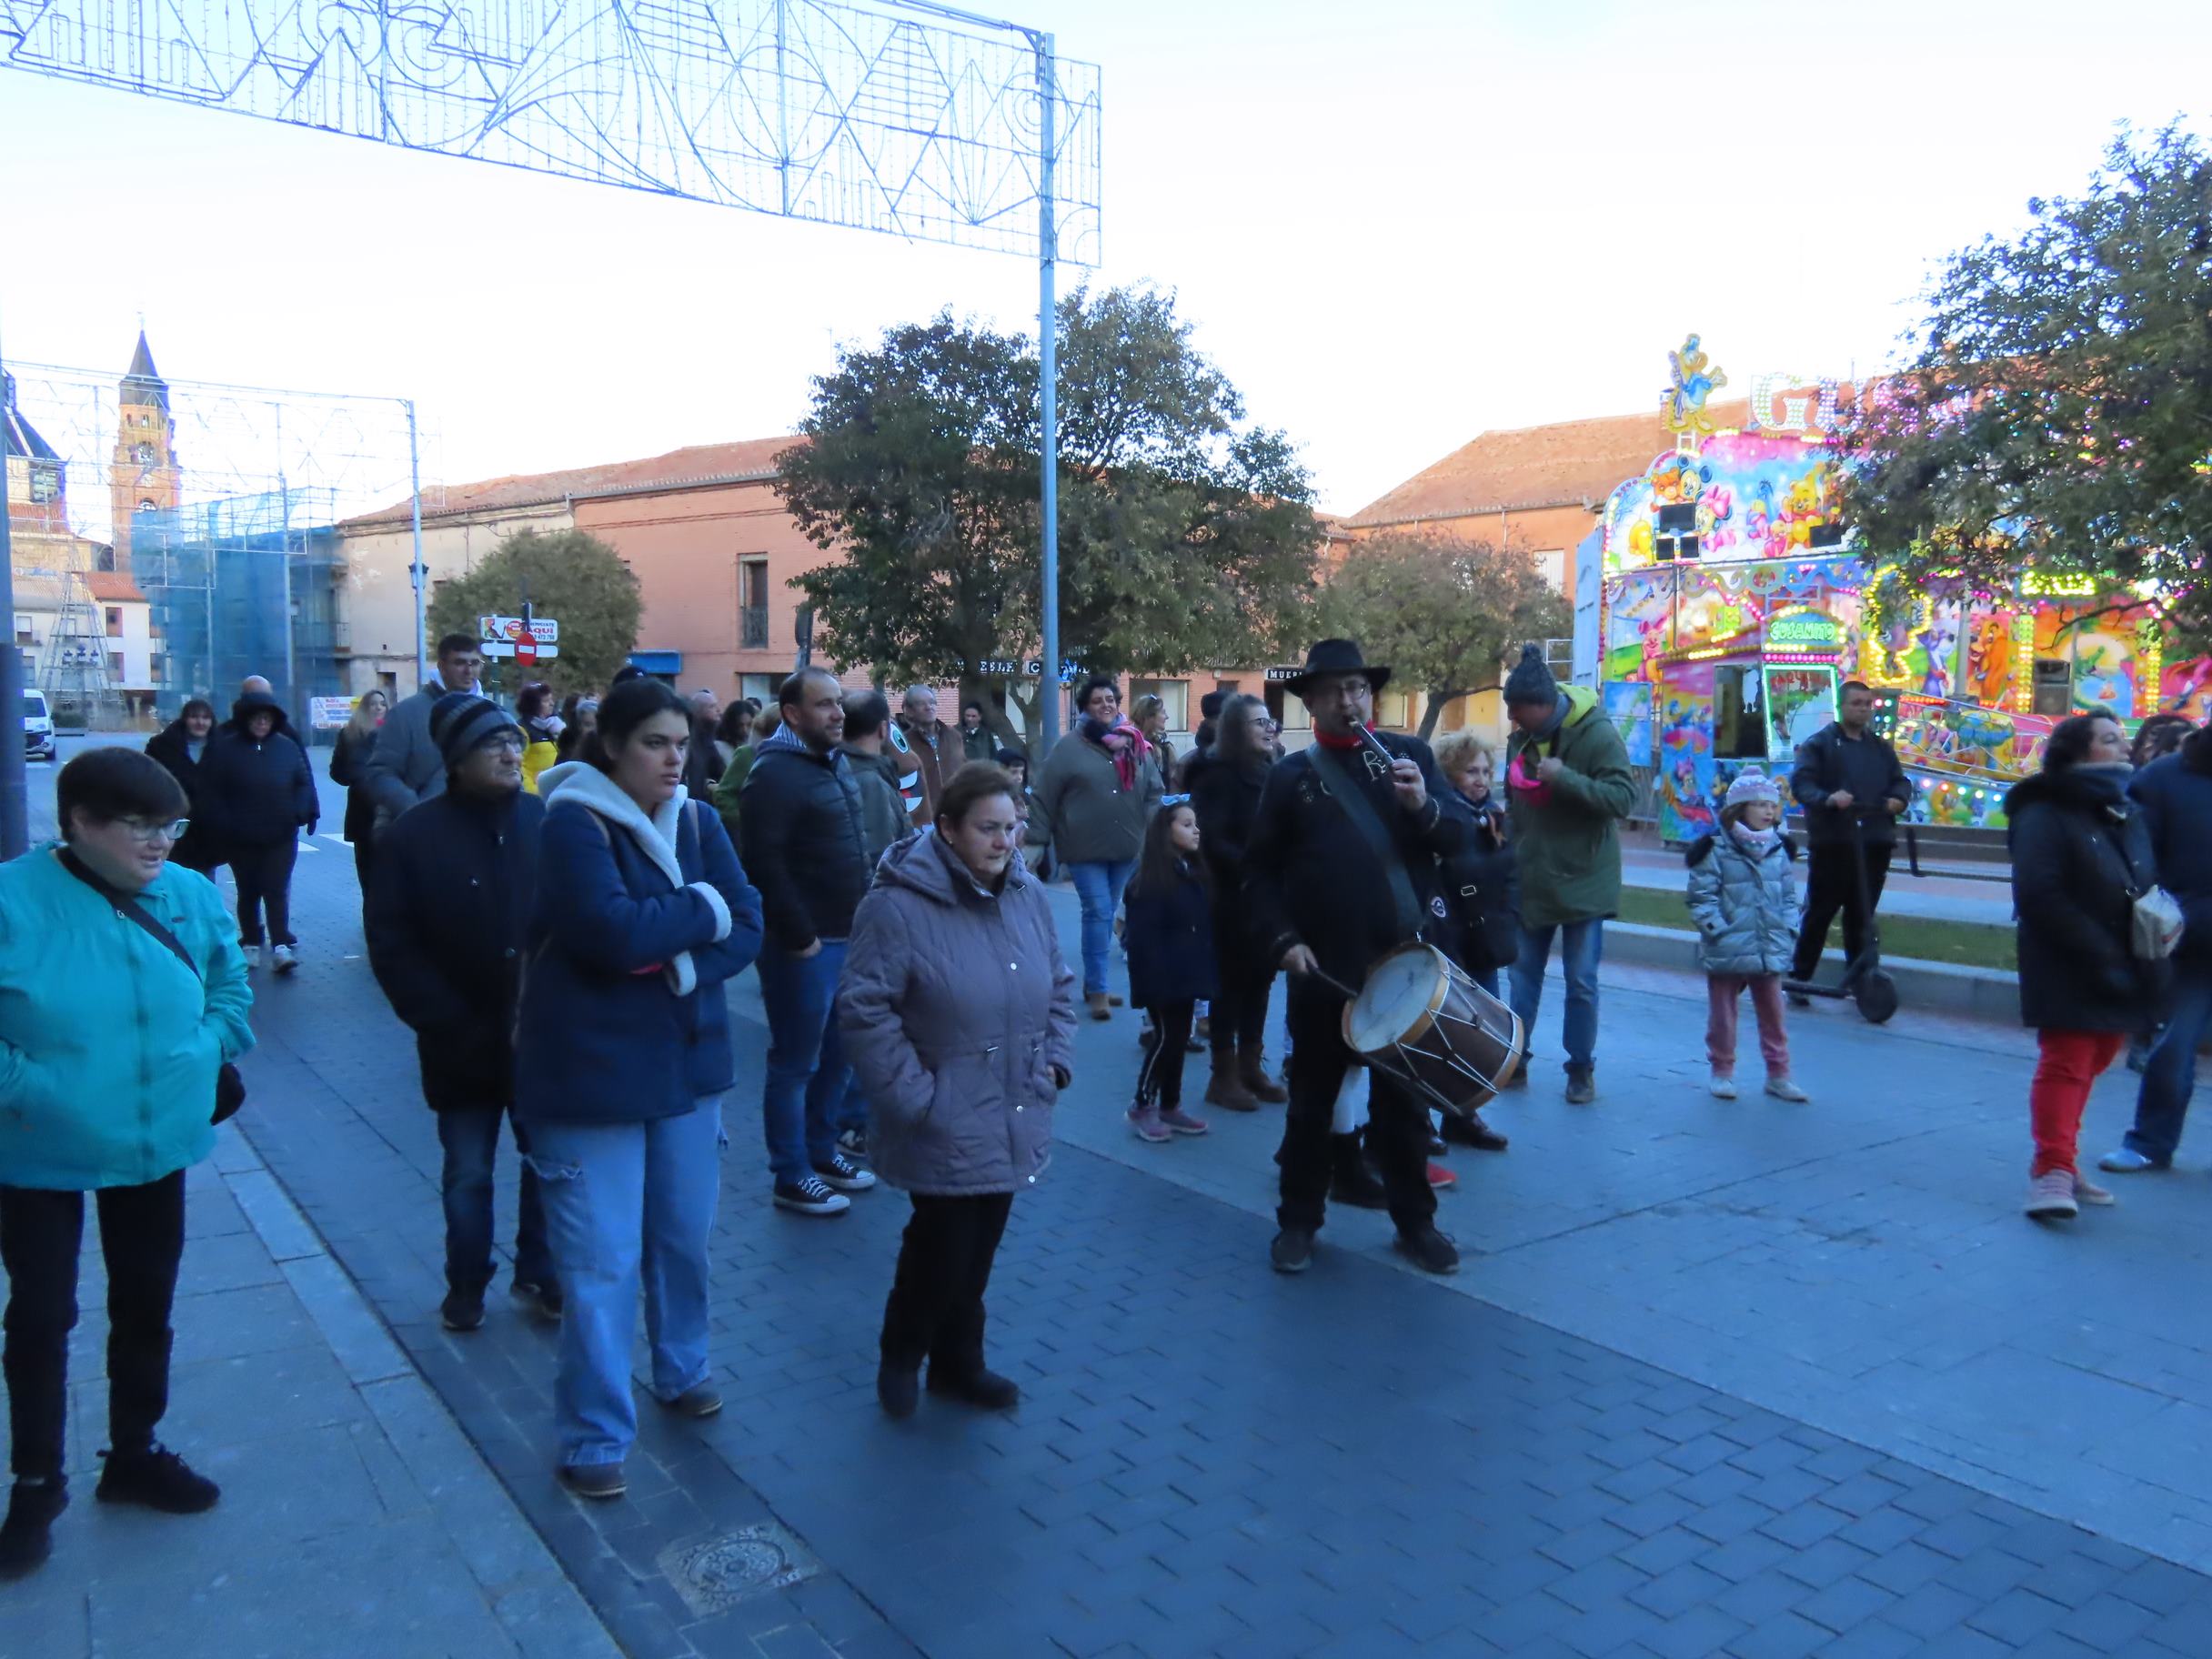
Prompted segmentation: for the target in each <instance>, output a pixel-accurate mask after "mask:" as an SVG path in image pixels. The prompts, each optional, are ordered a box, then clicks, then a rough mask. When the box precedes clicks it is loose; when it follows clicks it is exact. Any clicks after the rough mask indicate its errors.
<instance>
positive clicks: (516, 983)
mask: <svg viewBox="0 0 2212 1659" xmlns="http://www.w3.org/2000/svg"><path fill="white" fill-rule="evenodd" d="M430 733H431V737H432V739H433V740H434V741H435V742H436V743H437V746H438V749H439V750H440V752H441V753H442V754H443V755H444V756H445V759H446V787H445V789H444V790H443V791H442V792H441V793H439V794H437V795H434V796H432V797H431V798H430V799H427V800H426V801H424V802H423V803H422V804H421V805H420V806H418V807H417V808H415V809H413V810H412V811H409V812H407V813H406V814H405V815H404V816H402V817H400V818H397V819H394V820H393V821H392V823H391V825H390V826H389V827H388V828H387V829H386V830H385V832H384V836H383V839H382V840H380V841H379V842H378V843H377V863H376V867H375V870H374V873H373V874H372V875H371V877H370V880H369V892H368V908H367V916H366V921H365V926H366V929H367V935H368V962H369V966H370V967H371V968H372V969H373V970H375V971H376V975H377V983H378V984H379V985H381V986H383V987H384V994H385V995H386V996H387V998H389V999H390V1000H391V1004H392V1011H393V1012H394V1013H396V1014H397V1015H398V1016H399V1017H400V1019H401V1020H403V1021H406V1022H407V1025H408V1026H410V1027H411V1028H413V1030H414V1032H415V1051H416V1055H417V1059H418V1060H419V1061H421V1064H422V1093H423V1099H424V1101H427V1103H428V1105H429V1108H430V1110H431V1111H434V1112H436V1113H437V1139H438V1144H439V1145H440V1146H441V1147H442V1148H443V1149H444V1151H445V1170H444V1176H443V1180H442V1182H441V1185H442V1187H443V1190H444V1192H445V1200H446V1301H445V1305H444V1306H443V1308H441V1309H440V1311H439V1312H440V1316H441V1318H442V1319H443V1320H444V1322H445V1326H446V1329H447V1330H448V1331H474V1330H475V1329H477V1327H478V1326H479V1325H481V1324H482V1323H483V1322H484V1291H485V1287H486V1286H487V1285H488V1284H489V1283H490V1282H491V1279H492V1272H493V1264H492V1255H491V1241H492V1174H493V1168H494V1163H495V1161H496V1159H497V1157H498V1150H499V1124H500V1121H501V1120H502V1119H503V1118H506V1117H508V1115H509V1114H510V1112H511V1111H513V1108H514V1103H515V1042H516V1040H517V1037H516V1031H515V1008H516V1002H517V1000H518V996H519V994H520V990H521V984H522V955H521V953H522V948H523V931H524V929H525V928H526V927H527V926H528V923H529V919H530V910H531V907H532V905H533V904H534V903H535V901H536V898H537V892H538V830H539V829H540V828H541V827H542V826H543V824H544V822H545V816H546V808H545V802H543V801H542V800H540V799H538V797H537V796H535V795H526V794H524V793H523V789H522V744H523V733H522V728H521V727H519V726H518V725H516V724H515V722H514V721H513V720H512V719H510V718H509V717H508V715H507V713H506V712H505V711H504V710H502V709H500V708H499V706H498V704H496V703H493V702H490V701H488V700H487V699H484V698H481V697H478V696H477V695H476V694H475V693H474V692H472V691H450V692H447V694H446V695H445V696H444V697H442V698H440V699H437V703H436V704H435V705H434V706H433V708H432V709H431V711H430ZM521 1041H525V1042H527V1041H530V1037H529V1035H528V1034H527V1033H526V1034H524V1035H523V1036H522V1038H521ZM515 1145H516V1149H517V1150H518V1151H524V1150H527V1149H525V1148H524V1147H523V1141H522V1130H521V1126H520V1125H517V1126H516V1129H515ZM514 1288H515V1294H516V1295H517V1296H518V1297H520V1298H522V1299H523V1301H525V1302H528V1304H530V1306H531V1307H532V1308H533V1309H534V1310H535V1311H536V1312H538V1315H539V1316H540V1317H542V1318H545V1319H558V1318H559V1317H560V1316H561V1292H560V1287H559V1285H558V1282H556V1280H555V1277H554V1272H553V1257H552V1252H550V1251H549V1250H548V1248H547V1245H546V1226H545V1214H544V1212H543V1211H542V1210H541V1209H540V1207H539V1204H538V1177H537V1176H536V1175H535V1174H534V1173H533V1172H532V1171H531V1170H530V1168H529V1166H528V1164H527V1163H526V1164H525V1165H524V1166H523V1170H522V1189H521V1195H520V1202H519V1204H518V1217H517V1220H516V1224H515V1287H514Z"/></svg>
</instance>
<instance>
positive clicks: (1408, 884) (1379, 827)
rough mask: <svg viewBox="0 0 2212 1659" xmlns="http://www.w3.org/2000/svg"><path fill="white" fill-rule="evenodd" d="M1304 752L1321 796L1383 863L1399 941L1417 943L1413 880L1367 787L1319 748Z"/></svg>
mask: <svg viewBox="0 0 2212 1659" xmlns="http://www.w3.org/2000/svg"><path fill="white" fill-rule="evenodd" d="M1306 752H1307V753H1308V754H1310V755H1312V757H1313V778H1314V781H1316V782H1317V783H1319V784H1320V785H1321V789H1322V794H1324V795H1326V796H1328V797H1329V799H1332V800H1333V801H1335V802H1336V804H1337V805H1338V806H1340V807H1342V808H1343V809H1344V816H1345V817H1346V818H1348V819H1351V820H1352V828H1353V829H1357V830H1358V831H1359V832H1360V839H1361V840H1363V841H1365V842H1366V843H1367V845H1368V847H1369V849H1370V850H1372V852H1373V853H1374V855H1375V857H1376V858H1378V859H1380V860H1382V873H1383V875H1385V876H1386V877H1388V878H1389V880H1390V896H1391V900H1392V902H1393V904H1394V905H1395V906H1396V907H1397V910H1398V937H1399V938H1401V939H1418V938H1419V937H1420V936H1421V925H1422V913H1421V901H1420V900H1418V899H1416V898H1414V897H1413V879H1412V878H1411V877H1409V876H1408V875H1407V874H1406V873H1405V855H1404V854H1403V852H1401V851H1400V850H1398V843H1397V841H1396V840H1395V839H1394V838H1393V836H1392V835H1391V832H1390V830H1389V829H1388V828H1387V827H1385V826H1384V824H1383V822H1382V818H1381V816H1380V815H1379V814H1378V813H1377V812H1376V811H1375V804H1374V802H1373V800H1372V799H1370V798H1369V796H1368V793H1367V789H1366V787H1365V786H1364V785H1363V784H1362V782H1361V781H1360V779H1359V776H1358V774H1357V773H1355V772H1354V771H1353V770H1352V768H1351V767H1350V765H1348V764H1347V763H1346V762H1345V761H1344V760H1342V759H1340V758H1339V757H1338V756H1337V755H1336V754H1335V753H1333V752H1332V750H1330V749H1327V748H1325V747H1323V746H1322V745H1321V744H1319V743H1316V744H1313V745H1312V747H1311V748H1309V749H1307V750H1306ZM1332 772H1333V773H1335V774H1336V779H1335V782H1334V783H1333V784H1332V783H1331V781H1330V778H1329V774H1330V773H1332Z"/></svg>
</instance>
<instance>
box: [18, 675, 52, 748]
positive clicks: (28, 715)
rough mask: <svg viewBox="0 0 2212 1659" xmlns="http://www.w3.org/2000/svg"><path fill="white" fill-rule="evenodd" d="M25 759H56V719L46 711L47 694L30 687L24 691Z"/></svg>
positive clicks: (26, 687)
mask: <svg viewBox="0 0 2212 1659" xmlns="http://www.w3.org/2000/svg"><path fill="white" fill-rule="evenodd" d="M23 758H24V759H25V760H51V759H54V717H53V716H52V715H51V714H49V713H48V712H47V711H46V694H45V692H44V691H34V690H33V689H31V688H30V687H28V686H25V688H24V689H23Z"/></svg>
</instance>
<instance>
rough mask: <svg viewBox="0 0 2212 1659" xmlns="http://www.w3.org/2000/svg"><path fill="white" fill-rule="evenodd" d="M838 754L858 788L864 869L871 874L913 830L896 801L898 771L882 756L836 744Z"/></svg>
mask: <svg viewBox="0 0 2212 1659" xmlns="http://www.w3.org/2000/svg"><path fill="white" fill-rule="evenodd" d="M838 751H839V752H840V754H842V755H843V756H844V757H845V762H846V764H847V765H848V766H850V768H851V769H852V780H853V782H854V783H855V784H856V785H858V786H859V788H860V831H861V834H862V835H863V837H864V838H865V839H866V840H867V842H868V868H869V870H870V873H871V874H872V872H873V871H874V870H875V868H876V866H877V865H878V864H879V863H880V862H881V861H882V859H883V855H884V854H885V853H886V852H889V851H890V849H891V844H892V843H893V842H894V841H898V840H903V839H904V838H905V836H906V835H907V833H908V831H909V830H910V829H912V828H913V824H912V822H911V821H910V819H908V818H907V815H906V803H905V802H904V801H903V800H901V799H900V798H899V769H898V767H896V766H895V765H893V764H892V763H891V758H890V756H889V755H886V754H882V753H877V754H872V755H871V754H870V753H868V752H867V751H866V750H865V749H855V748H853V747H852V746H851V745H850V744H840V745H839V746H838Z"/></svg>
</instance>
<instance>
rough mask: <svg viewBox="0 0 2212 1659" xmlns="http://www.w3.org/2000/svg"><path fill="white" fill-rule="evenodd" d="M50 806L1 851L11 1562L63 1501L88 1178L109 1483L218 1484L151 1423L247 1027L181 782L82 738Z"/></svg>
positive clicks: (185, 1502) (230, 928)
mask: <svg viewBox="0 0 2212 1659" xmlns="http://www.w3.org/2000/svg"><path fill="white" fill-rule="evenodd" d="M56 807H57V816H58V818H59V819H60V822H61V824H62V826H63V831H62V833H63V840H61V841H60V842H59V843H57V844H53V845H48V846H45V847H41V848H39V849H37V850H35V851H32V852H29V853H26V854H25V855H24V856H23V857H22V858H19V859H15V860H12V861H10V862H9V863H6V864H5V865H0V1264H4V1265H5V1268H6V1270H7V1280H8V1297H7V1312H6V1315H5V1328H6V1332H7V1342H6V1354H5V1371H6V1378H7V1396H8V1420H9V1428H10V1430H11V1434H12V1439H11V1448H12V1461H13V1464H14V1470H15V1485H14V1488H13V1489H12V1490H11V1492H10V1493H9V1496H8V1507H7V1518H6V1520H5V1522H0V1577H20V1576H22V1575H23V1574H26V1573H29V1572H31V1571H33V1570H34V1569H35V1568H36V1567H37V1566H38V1565H39V1564H40V1563H43V1562H44V1561H45V1559H46V1556H47V1554H48V1553H49V1551H50V1549H51V1529H52V1527H53V1524H54V1521H55V1517H56V1516H57V1515H59V1514H60V1513H61V1512H62V1510H63V1508H64V1506H65V1504H66V1503H68V1501H69V1496H68V1483H67V1481H66V1479H65V1477H64V1473H63V1471H64V1469H65V1461H64V1425H65V1423H66V1422H67V1420H68V1410H69V1392H68V1356H69V1332H70V1329H71V1327H73V1326H74V1325H75V1323H76V1313H77V1308H76V1289H77V1259H78V1248H79V1244H80V1242H81V1240H82V1238H83V1235H84V1227H85V1193H86V1192H91V1193H92V1194H93V1195H94V1199H95V1202H96V1205H97V1207H98V1210H99V1219H100V1250H101V1255H102V1257H103V1258H104V1260H105V1262H106V1268H107V1327H108V1336H107V1384H108V1399H107V1417H108V1433H109V1437H110V1443H111V1444H110V1450H109V1451H108V1452H107V1453H105V1456H106V1463H105V1465H104V1467H103V1469H102V1471H101V1474H100V1484H99V1491H98V1494H97V1495H98V1496H99V1497H100V1498H102V1499H103V1500H105V1501H106V1502H108V1503H138V1504H143V1505H145V1506H146V1507H147V1508H149V1509H156V1510H161V1511H164V1512H166V1513H171V1514H188V1513H195V1512H196V1511H199V1510H204V1509H206V1508H208V1507H210V1506H211V1505H212V1504H213V1503H215V1502H216V1498H217V1496H218V1495H219V1493H217V1491H216V1485H215V1483H214V1482H212V1481H210V1480H207V1479H206V1478H205V1477H204V1476H202V1475H199V1474H197V1473H194V1472H193V1471H192V1470H191V1469H190V1468H188V1467H187V1466H186V1463H185V1462H184V1460H183V1459H182V1458H180V1457H178V1456H177V1455H176V1453H173V1452H168V1451H165V1450H163V1448H162V1446H161V1444H160V1443H159V1442H158V1441H156V1439H155V1438H154V1431H155V1429H156V1427H157V1426H158V1425H159V1423H160V1422H161V1419H162V1416H163V1413H165V1412H166V1409H167V1407H168V1397H169V1342H170V1333H169V1311H170V1306H171V1303H172V1302H173V1301H174V1299H175V1296H176V1271H177V1264H178V1262H180V1261H181V1260H182V1259H183V1256H184V1249H185V1171H186V1168H188V1167H189V1166H190V1165H192V1164H195V1163H197V1162H198V1161H200V1160H201V1159H203V1158H205V1157H206V1156H207V1154H208V1153H209V1152H210V1151H213V1150H214V1148H215V1129H214V1123H213V1119H214V1112H215V1101H216V1077H217V1073H218V1072H219V1071H220V1070H221V1068H222V1065H223V1063H224V1061H227V1060H230V1059H232V1058H233V1057H234V1056H236V1055H238V1054H241V1053H243V1052H245V1051H246V1049H248V1048H250V1047H252V1046H253V1041H254V1038H253V1032H252V1031H251V1030H250V1029H248V1027H247V1025H246V1012H247V1010H249V1009H251V1008H252V1006H253V1000H254V998H253V992H252V991H251V990H248V989H247V987H246V958H245V956H244V955H243V954H242V953H241V952H240V950H239V948H238V934H237V929H236V926H235V925H234V924H233V923H232V921H231V919H230V917H229V915H228V913H227V912H226V910H224V907H223V900H222V897H221V895H220V894H219V893H218V892H217V891H216V887H215V884H214V883H213V882H211V881H210V880H207V878H206V876H203V875H201V874H200V873H199V872H198V871H197V870H186V869H184V868H183V867H181V866H179V865H175V864H172V863H170V862H169V854H170V852H171V850H173V849H174V848H175V847H176V843H177V841H178V840H181V839H182V837H183V835H184V833H185V828H186V821H187V820H186V817H185V813H186V800H185V792H184V790H183V789H182V788H180V787H179V786H178V784H177V782H176V779H175V778H173V777H171V776H170V775H169V772H168V770H167V769H166V768H165V767H163V765H162V764H161V762H160V761H158V760H156V759H153V758H152V757H150V756H147V755H144V754H141V753H139V752H138V751H137V750H136V749H87V750H85V752H84V753H82V754H80V755H78V756H77V757H76V758H75V759H73V760H71V761H70V762H69V764H68V765H67V766H65V767H64V768H63V769H62V774H61V777H60V779H58V781H57V784H56ZM134 915H136V916H138V917H142V918H144V919H145V920H143V921H141V920H133V916H134ZM165 932H166V935H167V936H168V937H167V939H166V940H165V939H163V938H162V937H160V934H161V933H165Z"/></svg>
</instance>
